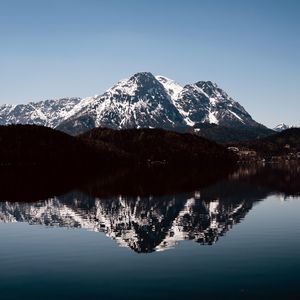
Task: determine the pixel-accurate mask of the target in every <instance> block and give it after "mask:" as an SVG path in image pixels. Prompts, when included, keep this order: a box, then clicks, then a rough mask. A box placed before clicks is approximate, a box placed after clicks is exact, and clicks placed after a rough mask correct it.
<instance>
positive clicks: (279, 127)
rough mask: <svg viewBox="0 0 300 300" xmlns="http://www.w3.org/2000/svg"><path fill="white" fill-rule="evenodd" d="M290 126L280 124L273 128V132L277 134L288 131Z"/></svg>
mask: <svg viewBox="0 0 300 300" xmlns="http://www.w3.org/2000/svg"><path fill="white" fill-rule="evenodd" d="M289 128H290V126H289V125H286V124H284V123H280V124H278V125H277V126H276V127H274V128H273V130H274V131H277V132H281V131H283V130H286V129H289Z"/></svg>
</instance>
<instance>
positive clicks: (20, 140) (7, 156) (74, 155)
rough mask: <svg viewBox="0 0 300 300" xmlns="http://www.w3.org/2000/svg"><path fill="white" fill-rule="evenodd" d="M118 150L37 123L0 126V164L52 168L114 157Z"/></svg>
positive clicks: (116, 156)
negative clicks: (46, 166)
mask: <svg viewBox="0 0 300 300" xmlns="http://www.w3.org/2000/svg"><path fill="white" fill-rule="evenodd" d="M119 154H120V153H119V152H118V153H117V151H115V150H114V149H112V148H111V147H110V146H108V145H105V144H104V143H97V144H95V143H88V142H87V141H82V140H80V139H78V138H75V137H72V136H69V135H67V134H65V133H63V132H60V131H57V130H54V129H51V128H48V127H44V126H38V125H9V126H0V165H2V166H10V165H11V166H26V165H30V166H41V165H48V166H53V167H58V166H72V165H74V166H75V165H76V166H79V165H81V166H82V165H87V164H90V163H94V162H95V161H96V160H97V161H98V162H101V163H104V162H105V161H107V160H108V159H109V160H114V159H116V158H118V155H119Z"/></svg>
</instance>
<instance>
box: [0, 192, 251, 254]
mask: <svg viewBox="0 0 300 300" xmlns="http://www.w3.org/2000/svg"><path fill="white" fill-rule="evenodd" d="M251 206H252V204H247V202H245V203H240V204H235V205H233V204H231V205H228V204H226V203H224V204H222V202H220V201H219V200H215V201H212V202H207V201H202V200H201V199H196V198H195V197H191V195H186V196H178V197H166V196H164V197H161V198H160V199H157V198H155V199H154V198H152V197H145V198H139V197H138V198H128V197H115V198H111V199H105V200H100V199H98V198H90V197H87V196H85V195H83V194H77V193H76V194H69V195H66V196H63V197H59V198H53V199H48V200H46V201H40V202H37V203H32V204H28V203H20V202H19V203H10V202H0V221H1V222H28V223H29V224H40V225H46V226H61V227H69V228H85V229H88V230H93V231H97V232H104V233H106V234H107V235H108V236H109V237H111V238H112V239H114V240H116V241H117V243H118V244H119V245H121V246H126V247H130V248H131V249H133V250H134V251H136V252H152V251H158V250H164V249H168V248H171V247H173V246H174V245H175V244H176V243H177V242H179V241H181V240H186V239H188V240H194V241H196V242H198V243H201V244H212V243H214V242H215V241H217V239H218V237H219V236H221V235H223V234H224V233H225V232H226V231H227V230H229V229H230V228H231V226H232V225H233V224H235V223H236V222H238V221H239V220H240V219H241V218H243V217H244V216H245V214H246V213H247V212H248V210H249V209H251Z"/></svg>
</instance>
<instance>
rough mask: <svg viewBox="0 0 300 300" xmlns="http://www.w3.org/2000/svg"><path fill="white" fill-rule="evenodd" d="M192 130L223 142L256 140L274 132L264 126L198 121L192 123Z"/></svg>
mask: <svg viewBox="0 0 300 300" xmlns="http://www.w3.org/2000/svg"><path fill="white" fill-rule="evenodd" d="M193 130H194V132H195V133H196V134H197V135H199V136H202V137H205V138H207V139H209V140H213V141H216V142H218V143H224V144H225V143H231V142H239V141H250V140H256V139H258V138H264V137H267V136H270V135H272V134H274V133H275V131H273V130H271V129H269V128H266V127H265V126H256V127H247V126H239V127H234V128H233V127H227V126H221V125H217V124H209V123H198V124H196V125H194V127H193Z"/></svg>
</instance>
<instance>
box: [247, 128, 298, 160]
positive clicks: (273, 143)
mask: <svg viewBox="0 0 300 300" xmlns="http://www.w3.org/2000/svg"><path fill="white" fill-rule="evenodd" d="M241 145H243V146H246V147H248V148H251V149H253V150H256V151H257V152H258V153H261V154H264V155H265V156H271V155H285V154H288V153H291V152H292V153H296V152H299V151H300V128H290V129H287V130H284V131H282V132H279V133H276V134H273V135H270V136H268V137H266V138H262V139H258V140H255V141H249V142H246V143H241Z"/></svg>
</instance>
